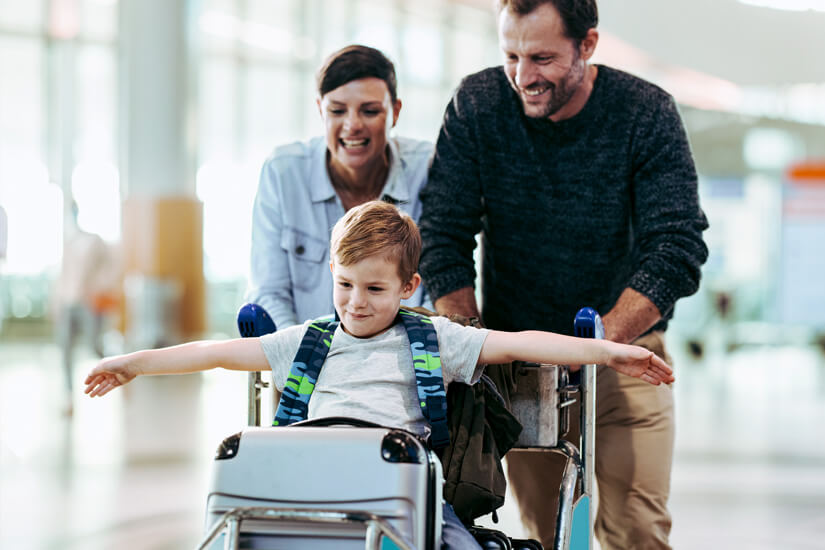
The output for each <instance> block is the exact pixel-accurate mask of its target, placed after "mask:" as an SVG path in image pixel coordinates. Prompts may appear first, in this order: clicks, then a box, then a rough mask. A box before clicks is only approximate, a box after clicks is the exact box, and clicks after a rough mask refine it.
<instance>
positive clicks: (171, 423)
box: [0, 341, 825, 550]
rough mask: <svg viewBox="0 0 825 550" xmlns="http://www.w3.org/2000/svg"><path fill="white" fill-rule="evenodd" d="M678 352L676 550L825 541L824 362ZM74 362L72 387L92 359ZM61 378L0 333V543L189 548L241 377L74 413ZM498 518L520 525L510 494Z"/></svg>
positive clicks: (807, 354) (80, 406) (78, 398)
mask: <svg viewBox="0 0 825 550" xmlns="http://www.w3.org/2000/svg"><path fill="white" fill-rule="evenodd" d="M677 351H678V348H677ZM676 355H677V357H676V363H677V365H678V383H677V386H676V392H677V393H676V399H677V415H678V420H677V422H678V432H677V442H676V447H677V453H676V462H675V467H674V474H673V493H672V499H671V507H672V510H673V514H674V517H675V522H674V528H673V536H672V541H673V543H674V546H675V548H677V549H715V548H725V549H739V548H742V549H749V550H762V549H768V548H770V549H783V550H786V549H790V550H792V549H814V548H820V549H821V548H825V543H823V542H822V541H823V540H825V438H823V435H825V429H823V425H825V359H823V357H822V356H821V355H820V353H819V352H818V351H816V350H814V349H812V348H804V347H802V348H799V347H748V348H742V349H740V350H739V351H737V352H735V353H733V354H732V355H729V356H721V355H719V356H710V357H708V358H707V359H706V360H704V361H703V362H701V363H696V362H691V361H690V360H688V359H687V358H684V357H679V356H678V354H676ZM78 359H79V360H78V364H77V367H76V369H75V372H74V380H75V385H76V388H79V387H80V382H81V380H82V378H83V376H84V373H85V371H86V370H87V369H88V368H89V367H90V366H91V365H93V364H94V359H93V358H92V357H91V356H90V355H89V354H88V352H84V351H83V350H78ZM62 380H63V379H62V374H61V372H60V366H59V362H58V354H57V350H56V348H54V347H53V346H52V345H51V344H50V343H48V342H28V343H18V342H8V341H0V548H3V549H14V550H17V549H38V550H39V549H49V550H51V549H55V550H56V549H78V550H79V549H83V550H98V549H100V550H104V549H105V550H109V549H113V548H117V549H132V548H134V549H147V550H167V549H170V550H171V549H178V548H192V547H194V546H195V545H196V543H197V541H198V539H199V536H200V533H201V529H202V513H203V504H204V499H205V491H206V487H207V483H208V481H207V480H208V475H209V471H208V470H209V465H210V461H211V456H212V453H213V452H214V449H215V447H216V445H217V443H218V442H219V441H220V440H221V439H222V437H223V436H225V435H228V434H230V433H233V432H235V431H237V430H238V429H240V428H241V427H242V426H243V425H244V422H245V414H246V413H245V395H246V393H245V385H246V377H245V375H243V374H238V373H228V372H223V371H214V372H210V373H206V374H202V375H190V376H181V377H162V378H147V379H139V380H138V381H136V382H134V383H133V384H130V386H128V387H127V388H125V389H124V390H120V391H116V392H115V393H113V394H110V395H108V396H106V397H104V398H102V399H94V400H91V399H88V398H86V397H84V396H82V395H81V394H80V393H79V391H76V392H75V396H74V405H75V407H74V415H73V416H72V417H70V418H69V417H64V416H62V415H61V410H62V408H63V405H64V403H63V400H62V396H63V392H64V388H63V382H62ZM501 517H502V524H501V525H503V526H504V529H505V530H507V531H509V532H510V533H511V534H519V533H520V531H521V527H520V525H519V523H518V517H517V512H516V510H515V509H514V507H513V506H512V504H508V505H505V507H504V509H503V510H502V513H501Z"/></svg>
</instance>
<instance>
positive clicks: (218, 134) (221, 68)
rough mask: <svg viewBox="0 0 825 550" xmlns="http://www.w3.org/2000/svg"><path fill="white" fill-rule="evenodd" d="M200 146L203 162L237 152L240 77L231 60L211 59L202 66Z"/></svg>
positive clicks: (199, 118)
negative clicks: (237, 90)
mask: <svg viewBox="0 0 825 550" xmlns="http://www.w3.org/2000/svg"><path fill="white" fill-rule="evenodd" d="M199 80H200V85H199V86H198V100H199V103H200V109H199V111H198V115H199V116H198V146H199V149H200V150H199V156H200V157H201V158H202V159H207V158H213V159H214V158H220V157H221V156H231V155H233V153H234V152H235V150H236V149H237V146H238V145H237V141H238V132H237V130H236V120H237V114H238V103H237V102H238V100H237V94H236V88H237V86H238V76H237V71H236V70H235V65H234V63H233V61H232V60H231V59H225V58H208V59H206V60H205V61H204V62H203V63H202V64H201V67H200V71H199Z"/></svg>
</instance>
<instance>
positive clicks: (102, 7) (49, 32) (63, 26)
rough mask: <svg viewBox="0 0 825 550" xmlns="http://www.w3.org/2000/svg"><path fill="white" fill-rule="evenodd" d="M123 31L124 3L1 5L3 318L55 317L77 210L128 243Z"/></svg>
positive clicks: (81, 0)
mask: <svg viewBox="0 0 825 550" xmlns="http://www.w3.org/2000/svg"><path fill="white" fill-rule="evenodd" d="M116 28H117V1H116V0H76V1H73V2H66V1H60V0H48V1H45V2H44V1H38V2H17V1H14V0H0V204H2V206H3V208H4V209H5V210H6V212H7V215H8V231H9V236H8V239H9V242H8V256H7V258H6V261H5V263H4V265H3V266H2V277H0V301H1V302H2V303H3V304H4V306H3V308H2V310H0V315H5V316H14V317H30V316H34V317H38V316H43V315H45V313H46V301H47V300H48V291H49V286H50V284H51V280H52V279H53V278H54V277H55V275H56V273H57V270H58V266H59V264H60V256H61V253H62V235H63V227H64V225H63V224H64V215H63V213H64V212H65V211H68V207H69V205H70V204H71V201H72V200H74V201H75V202H76V203H77V206H78V207H79V210H80V213H81V215H80V219H79V223H80V224H81V225H82V226H83V227H84V229H86V230H88V231H94V232H96V233H99V234H101V235H102V236H103V237H104V238H106V239H108V240H116V239H117V238H118V237H119V233H120V219H119V211H120V194H119V183H118V181H119V177H118V171H117V168H116V167H117V157H116V152H117V140H116V135H117V128H116V120H117V80H116V74H117V71H116V42H115V36H116V34H117V33H116Z"/></svg>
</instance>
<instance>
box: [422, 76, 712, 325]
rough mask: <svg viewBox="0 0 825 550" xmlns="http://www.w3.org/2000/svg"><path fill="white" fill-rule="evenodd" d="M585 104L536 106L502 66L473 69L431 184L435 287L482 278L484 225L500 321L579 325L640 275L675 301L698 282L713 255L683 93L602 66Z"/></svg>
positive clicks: (439, 292) (653, 292) (457, 99)
mask: <svg viewBox="0 0 825 550" xmlns="http://www.w3.org/2000/svg"><path fill="white" fill-rule="evenodd" d="M598 69H599V71H598V77H597V78H596V82H595V84H594V88H593V91H592V94H591V96H590V98H589V100H588V102H587V104H586V105H585V107H584V108H583V109H582V111H581V112H580V113H579V114H577V115H576V116H574V117H572V118H570V119H568V120H564V121H562V122H559V123H554V122H552V121H550V120H549V119H543V120H535V119H529V118H527V117H525V116H524V114H523V111H522V108H521V104H520V103H519V99H518V97H517V96H516V94H515V92H514V91H513V90H512V89H511V88H510V86H509V84H508V82H507V78H506V76H505V74H504V72H503V70H502V69H501V67H496V68H491V69H486V70H484V71H481V72H479V73H476V74H474V75H471V76H468V77H467V78H465V79H464V80H463V82H462V83H461V85H460V86H459V88H458V90H457V91H456V93H455V95H454V96H453V99H452V101H451V102H450V104H449V105H448V107H447V111H446V113H445V116H444V124H443V126H442V128H441V132H440V134H439V138H438V143H437V146H436V152H435V157H434V160H433V165H432V168H431V170H430V176H429V183H428V184H427V187H426V188H425V189H424V191H423V192H422V195H421V197H422V201H423V205H424V211H423V215H422V217H421V221H420V227H421V232H422V237H423V240H424V251H423V255H422V258H421V266H420V270H421V273H422V275H423V277H424V281H425V284H426V286H427V290H428V291H429V292H430V294H431V296H432V297H433V299H436V298H439V297H441V296H443V295H444V294H447V293H449V292H452V291H454V290H457V289H459V288H463V287H468V286H473V284H474V280H475V269H474V265H473V258H472V251H473V249H474V247H475V238H474V237H475V235H476V234H477V233H479V232H480V231H481V232H482V247H483V261H482V264H483V273H482V308H483V309H482V316H483V318H484V322H485V323H486V325H487V326H488V327H490V328H496V329H501V330H525V329H542V330H552V331H555V332H560V333H568V334H569V333H571V332H572V320H573V317H574V315H575V313H576V311H577V310H578V309H579V308H580V307H582V306H591V307H593V308H595V309H596V310H597V311H599V312H601V313H606V312H607V311H609V310H610V308H611V307H612V306H613V305H614V304H615V302H616V300H617V299H618V297H619V295H620V294H621V292H622V291H623V290H624V289H625V288H626V287H628V286H629V287H631V288H633V289H634V290H637V291H638V292H640V293H642V294H644V295H645V296H647V297H648V298H649V299H650V300H651V301H652V302H653V303H654V304H655V305H656V306H657V307H658V308H659V310H660V311H661V312H662V313H663V314H664V319H665V320H663V321H662V322H660V323H659V324H658V325H657V326H656V327H655V328H659V329H663V328H665V326H666V320H667V319H669V318H670V317H671V316H672V311H673V305H674V303H675V302H676V300H677V299H678V298H680V297H682V296H687V295H689V294H692V293H694V292H696V290H697V288H698V285H699V279H700V267H701V265H702V264H703V263H704V262H705V260H706V258H707V247H706V246H705V243H704V241H703V240H702V231H703V230H704V229H706V228H707V225H708V224H707V220H706V218H705V215H704V213H703V212H702V210H701V208H700V207H699V200H698V195H697V181H696V171H695V168H694V165H693V159H692V156H691V152H690V146H689V144H688V140H687V136H686V134H685V131H684V128H683V126H682V122H681V119H680V117H679V114H678V111H677V109H676V105H675V103H674V101H673V98H672V97H671V96H670V95H668V94H667V93H666V92H664V91H663V90H662V89H660V88H658V87H656V86H654V85H653V84H650V83H648V82H645V81H643V80H641V79H639V78H636V77H634V76H631V75H629V74H627V73H623V72H621V71H618V70H615V69H611V68H609V67H605V66H599V67H598Z"/></svg>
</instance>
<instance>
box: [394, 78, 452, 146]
mask: <svg viewBox="0 0 825 550" xmlns="http://www.w3.org/2000/svg"><path fill="white" fill-rule="evenodd" d="M400 93H403V98H402V99H403V102H404V103H403V107H402V109H401V115H400V116H399V117H398V124H396V127H395V133H396V135H399V136H405V137H411V138H417V139H424V140H427V141H435V139H436V137H437V136H438V130H439V128H440V127H441V117H442V115H443V114H444V107H446V106H447V102H448V101H449V99H450V90H441V89H436V88H426V87H421V86H405V87H404V88H403V91H402V92H400Z"/></svg>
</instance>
